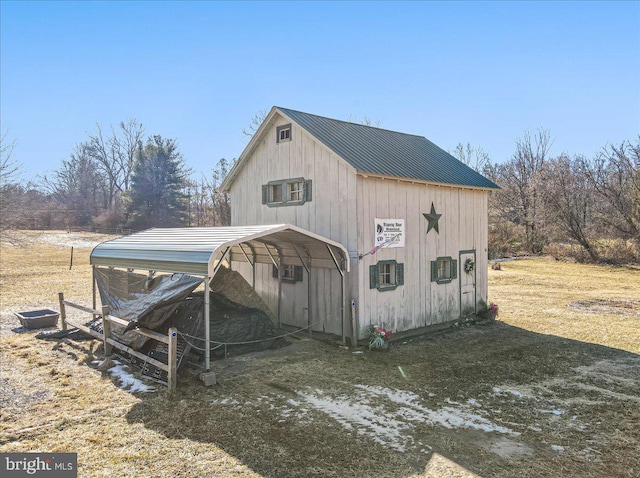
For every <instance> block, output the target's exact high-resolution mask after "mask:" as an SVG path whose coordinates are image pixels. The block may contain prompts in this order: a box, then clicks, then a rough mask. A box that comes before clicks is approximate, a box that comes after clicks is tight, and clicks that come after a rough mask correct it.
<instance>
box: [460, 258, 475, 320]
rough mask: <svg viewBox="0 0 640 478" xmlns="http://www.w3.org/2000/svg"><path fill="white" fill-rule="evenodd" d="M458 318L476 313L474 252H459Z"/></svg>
mask: <svg viewBox="0 0 640 478" xmlns="http://www.w3.org/2000/svg"><path fill="white" fill-rule="evenodd" d="M458 264H460V274H458V277H459V278H460V317H468V316H470V315H473V314H475V313H476V251H475V250H473V251H461V252H460V261H459V262H458Z"/></svg>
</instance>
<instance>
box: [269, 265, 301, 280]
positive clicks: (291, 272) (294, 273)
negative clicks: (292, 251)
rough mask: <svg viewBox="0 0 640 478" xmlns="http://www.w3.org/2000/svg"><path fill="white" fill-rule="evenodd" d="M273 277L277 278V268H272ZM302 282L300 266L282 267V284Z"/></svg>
mask: <svg viewBox="0 0 640 478" xmlns="http://www.w3.org/2000/svg"><path fill="white" fill-rule="evenodd" d="M272 271H273V273H272V275H273V277H274V278H275V279H277V278H278V268H277V267H276V266H273V269H272ZM301 280H302V266H291V265H286V264H283V265H282V282H290V283H295V282H300V281H301Z"/></svg>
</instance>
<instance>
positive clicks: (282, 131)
mask: <svg viewBox="0 0 640 478" xmlns="http://www.w3.org/2000/svg"><path fill="white" fill-rule="evenodd" d="M276 133H277V135H276V142H277V143H284V142H285V141H291V123H289V124H285V125H282V126H278V128H276Z"/></svg>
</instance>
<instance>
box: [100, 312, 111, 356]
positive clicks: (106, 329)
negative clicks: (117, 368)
mask: <svg viewBox="0 0 640 478" xmlns="http://www.w3.org/2000/svg"><path fill="white" fill-rule="evenodd" d="M108 315H109V306H108V305H103V306H102V343H103V347H104V356H105V357H108V356H109V355H111V352H112V350H113V345H111V344H110V343H109V339H110V338H111V321H110V320H109V319H108V318H107V316H108Z"/></svg>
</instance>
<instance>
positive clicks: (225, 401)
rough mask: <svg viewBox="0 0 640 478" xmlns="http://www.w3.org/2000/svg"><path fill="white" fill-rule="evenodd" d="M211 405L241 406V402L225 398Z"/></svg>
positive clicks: (215, 400) (213, 401) (212, 402)
mask: <svg viewBox="0 0 640 478" xmlns="http://www.w3.org/2000/svg"><path fill="white" fill-rule="evenodd" d="M211 404H212V405H239V404H240V402H239V401H238V400H234V399H232V398H223V399H222V400H218V399H217V398H216V399H214V400H211Z"/></svg>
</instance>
